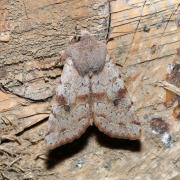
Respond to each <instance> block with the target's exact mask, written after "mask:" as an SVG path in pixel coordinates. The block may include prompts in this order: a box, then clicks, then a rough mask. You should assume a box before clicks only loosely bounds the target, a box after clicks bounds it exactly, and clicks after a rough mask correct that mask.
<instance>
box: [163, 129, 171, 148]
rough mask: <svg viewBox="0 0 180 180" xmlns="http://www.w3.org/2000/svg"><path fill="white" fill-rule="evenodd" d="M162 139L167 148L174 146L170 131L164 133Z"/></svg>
mask: <svg viewBox="0 0 180 180" xmlns="http://www.w3.org/2000/svg"><path fill="white" fill-rule="evenodd" d="M161 141H162V143H163V144H164V145H165V146H166V147H167V148H170V147H172V143H173V139H172V136H171V135H170V134H169V133H167V132H165V133H164V134H162V136H161Z"/></svg>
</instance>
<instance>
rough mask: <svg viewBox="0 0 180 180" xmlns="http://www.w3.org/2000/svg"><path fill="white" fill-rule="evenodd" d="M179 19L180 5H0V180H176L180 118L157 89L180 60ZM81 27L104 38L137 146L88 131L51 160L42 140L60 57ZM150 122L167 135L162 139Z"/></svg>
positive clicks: (138, 0) (142, 0)
mask: <svg viewBox="0 0 180 180" xmlns="http://www.w3.org/2000/svg"><path fill="white" fill-rule="evenodd" d="M179 14H180V1H179V0H129V1H128V0H113V1H107V0H92V1H86V0H81V1H80V0H72V1H67V0H42V1H37V0H31V1H29V0H20V1H7V0H1V1H0V83H1V85H0V88H1V89H0V90H1V91H0V179H13V180H14V179H43V180H44V179H55V180H56V179H76V180H77V179H103V180H104V179H112V180H116V179H151V180H155V179H158V180H164V179H179V178H180V150H179V149H180V121H179V120H178V119H177V118H175V117H174V116H173V111H174V107H173V105H171V106H170V107H166V106H165V104H164V102H165V94H166V90H165V89H164V88H162V87H158V86H155V83H156V82H159V81H164V80H165V79H166V75H167V73H168V66H169V64H171V63H173V62H174V59H175V58H177V57H179V55H177V49H178V48H180V26H179V23H178V22H179V19H180V16H179ZM80 29H87V30H89V31H90V32H91V33H92V34H95V35H96V36H97V37H98V39H102V40H106V37H108V43H107V45H108V50H109V52H110V54H111V56H112V58H113V59H114V61H115V62H116V64H117V65H118V66H119V68H120V70H121V71H122V73H123V74H122V75H123V79H124V80H125V84H126V87H127V89H128V91H129V94H130V97H131V98H132V100H133V102H134V106H135V108H136V113H137V115H138V117H139V119H140V121H141V123H142V125H143V132H142V139H141V148H140V145H139V142H129V141H116V140H112V139H109V138H107V137H106V136H104V135H102V134H101V133H100V132H98V130H97V129H95V128H91V129H88V132H87V133H86V134H85V135H84V136H83V137H82V138H81V139H80V140H78V141H76V142H75V143H72V144H69V145H67V146H65V147H62V148H59V149H58V150H56V151H53V152H51V153H48V151H47V149H46V146H45V143H44V136H45V134H46V132H47V121H46V120H47V117H48V114H49V113H50V109H51V99H52V96H53V94H54V92H55V91H54V89H55V87H56V83H57V81H58V77H60V76H61V72H62V66H63V61H61V60H60V51H62V50H63V49H65V47H67V44H68V41H69V39H70V38H71V36H73V35H75V34H76V33H77V34H78V33H79V30H80ZM179 59H180V57H179ZM154 118H161V119H162V120H163V121H164V122H165V123H167V124H168V126H169V130H167V132H165V133H164V134H157V132H155V131H154V130H153V129H152V127H151V126H150V122H151V119H154ZM158 128H161V127H158ZM170 137H171V138H172V139H170ZM168 138H169V139H168Z"/></svg>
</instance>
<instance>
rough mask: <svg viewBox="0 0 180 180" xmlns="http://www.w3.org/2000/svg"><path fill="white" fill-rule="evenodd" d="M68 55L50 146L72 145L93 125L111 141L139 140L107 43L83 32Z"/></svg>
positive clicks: (48, 138)
mask: <svg viewBox="0 0 180 180" xmlns="http://www.w3.org/2000/svg"><path fill="white" fill-rule="evenodd" d="M65 54H66V61H65V65H64V68H63V72H62V75H61V78H60V83H59V85H58V87H57V90H56V95H55V103H54V104H53V107H52V113H51V114H50V117H49V120H48V133H47V136H46V137H45V140H46V142H47V144H48V146H49V147H50V148H51V149H52V148H55V147H58V146H62V145H64V144H67V143H70V142H72V141H74V140H75V139H78V138H79V137H80V136H81V135H82V134H83V133H84V132H85V131H86V129H87V128H88V127H89V126H92V125H95V126H96V127H97V128H98V129H99V130H100V131H101V132H103V133H104V134H106V135H108V136H110V137H112V138H119V139H131V140H136V139H139V138H140V134H141V126H140V122H139V120H138V118H137V116H136V115H135V113H134V110H133V103H132V101H131V100H130V98H129V96H128V92H127V90H126V88H125V86H124V82H123V80H122V78H121V75H120V71H119V69H118V67H116V65H115V64H114V63H113V62H112V60H111V59H110V57H109V55H108V54H107V48H106V44H105V43H103V42H101V41H98V40H96V39H95V37H94V36H92V35H90V34H89V33H88V32H84V33H82V35H81V37H80V39H79V40H78V41H76V42H73V43H72V44H70V45H69V47H68V48H67V49H66V51H65Z"/></svg>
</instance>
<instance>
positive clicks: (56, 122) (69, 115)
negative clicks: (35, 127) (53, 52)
mask: <svg viewBox="0 0 180 180" xmlns="http://www.w3.org/2000/svg"><path fill="white" fill-rule="evenodd" d="M87 94H89V79H88V77H86V76H85V77H81V76H80V75H79V74H78V72H77V70H76V69H75V68H74V66H73V63H72V60H71V59H70V58H68V59H66V63H65V65H64V68H63V72H62V75H61V78H60V84H59V85H58V87H57V90H56V95H55V100H54V101H55V102H54V104H53V107H52V112H51V114H50V117H49V120H48V133H47V135H46V137H45V140H46V143H47V145H48V146H49V148H56V147H58V146H61V145H64V144H67V143H70V142H72V141H74V140H75V139H77V138H79V137H80V136H81V135H82V134H83V133H84V132H85V131H86V129H87V127H88V126H89V124H90V123H89V104H88V102H87V98H83V97H84V96H86V95H87ZM83 95H84V96H83ZM84 99H85V100H84Z"/></svg>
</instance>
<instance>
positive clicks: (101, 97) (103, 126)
mask: <svg viewBox="0 0 180 180" xmlns="http://www.w3.org/2000/svg"><path fill="white" fill-rule="evenodd" d="M91 84H92V92H93V102H94V105H93V112H94V124H95V125H96V126H97V127H98V129H99V130H100V131H102V132H103V133H105V134H107V135H108V136H110V137H113V138H122V139H132V140H135V139H139V138H140V134H141V126H140V122H139V120H138V118H137V116H136V115H135V112H134V109H133V104H132V101H131V100H130V97H129V96H128V92H127V90H126V88H125V86H124V82H123V80H122V79H121V76H120V72H119V69H118V67H116V66H115V64H113V63H112V62H111V61H110V62H107V63H106V64H105V67H104V69H103V70H102V72H100V73H99V74H97V75H94V76H93V78H92V80H91Z"/></svg>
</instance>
